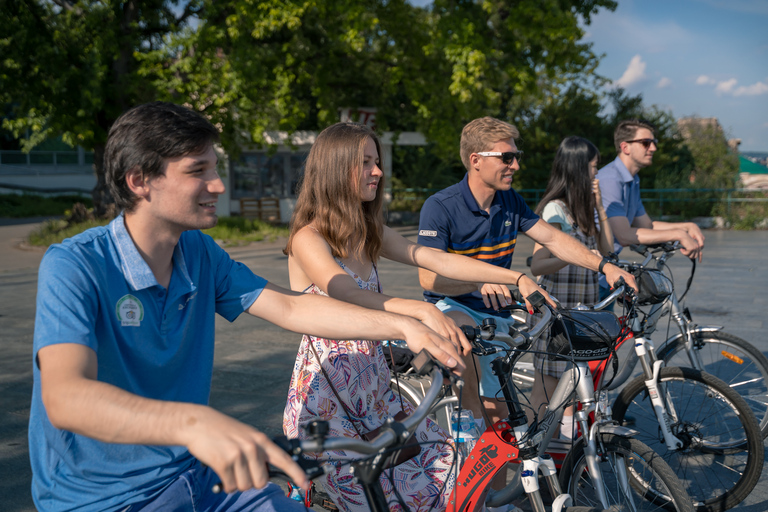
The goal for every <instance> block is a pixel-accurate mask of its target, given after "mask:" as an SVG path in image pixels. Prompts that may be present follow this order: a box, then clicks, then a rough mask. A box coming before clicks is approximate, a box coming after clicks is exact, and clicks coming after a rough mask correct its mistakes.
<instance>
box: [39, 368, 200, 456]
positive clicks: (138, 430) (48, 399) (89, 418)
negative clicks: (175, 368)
mask: <svg viewBox="0 0 768 512" xmlns="http://www.w3.org/2000/svg"><path fill="white" fill-rule="evenodd" d="M42 385H43V391H44V394H43V400H44V403H45V408H46V413H47V414H48V418H49V419H50V421H51V423H52V424H53V425H54V426H55V427H56V428H59V429H62V430H68V431H70V432H74V433H77V434H81V435H84V436H87V437H91V438H93V439H97V440H99V441H103V442H107V443H119V444H142V445H180V446H186V445H187V443H188V440H189V437H188V436H189V429H190V428H191V427H193V426H195V425H196V424H198V423H202V419H203V417H204V416H205V415H207V414H210V409H209V408H208V407H205V406H201V405H197V404H189V403H180V402H166V401H160V400H152V399H148V398H143V397H140V396H137V395H134V394H132V393H129V392H127V391H125V390H122V389H120V388H118V387H116V386H113V385H111V384H107V383H104V382H99V381H96V380H92V379H89V378H85V377H81V378H73V379H56V378H44V380H43V382H42Z"/></svg>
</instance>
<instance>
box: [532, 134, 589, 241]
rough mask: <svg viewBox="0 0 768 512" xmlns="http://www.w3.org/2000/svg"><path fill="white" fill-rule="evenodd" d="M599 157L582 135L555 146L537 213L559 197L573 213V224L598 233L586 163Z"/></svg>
mask: <svg viewBox="0 0 768 512" xmlns="http://www.w3.org/2000/svg"><path fill="white" fill-rule="evenodd" d="M595 158H598V159H599V158H600V152H599V151H598V149H597V147H595V145H594V144H592V143H591V142H589V141H588V140H587V139H584V138H582V137H575V136H571V137H566V138H565V139H563V141H562V142H561V143H560V147H558V148H557V154H556V155H555V161H554V163H553V164H552V174H550V175H549V183H547V189H546V190H545V191H544V196H543V197H542V198H541V201H540V202H539V204H538V206H536V213H538V214H541V212H542V210H544V207H545V206H546V205H547V203H548V202H550V201H552V200H553V199H561V200H562V201H563V202H564V203H565V206H566V207H567V208H568V210H569V211H570V212H571V215H573V219H574V221H575V222H576V224H577V225H578V226H579V228H581V230H582V231H583V232H584V234H586V235H587V236H594V235H596V234H597V227H596V226H595V207H596V204H595V196H594V195H593V194H592V179H591V178H590V176H589V162H591V161H592V160H594V159H595Z"/></svg>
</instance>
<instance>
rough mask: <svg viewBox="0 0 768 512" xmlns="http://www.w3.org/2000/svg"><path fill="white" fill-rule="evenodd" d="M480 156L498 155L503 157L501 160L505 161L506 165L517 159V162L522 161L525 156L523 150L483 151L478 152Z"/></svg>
mask: <svg viewBox="0 0 768 512" xmlns="http://www.w3.org/2000/svg"><path fill="white" fill-rule="evenodd" d="M478 155H480V156H497V157H499V158H501V161H502V162H504V165H509V164H511V163H512V162H514V161H515V159H517V163H520V160H521V159H522V158H523V152H522V151H506V152H504V153H499V152H498V151H483V152H482V153H478Z"/></svg>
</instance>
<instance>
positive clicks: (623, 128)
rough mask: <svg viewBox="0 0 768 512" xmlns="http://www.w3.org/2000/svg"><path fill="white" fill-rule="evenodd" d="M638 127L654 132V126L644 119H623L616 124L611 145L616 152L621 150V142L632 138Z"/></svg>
mask: <svg viewBox="0 0 768 512" xmlns="http://www.w3.org/2000/svg"><path fill="white" fill-rule="evenodd" d="M640 128H647V129H649V130H651V133H653V134H654V135H655V134H656V127H655V126H653V124H651V122H650V121H646V120H645V119H624V120H623V121H620V122H619V124H618V125H616V129H615V130H614V131H613V145H614V146H615V147H616V152H617V153H619V152H621V143H622V142H626V141H628V140H633V139H634V138H635V134H636V133H637V130H639V129H640Z"/></svg>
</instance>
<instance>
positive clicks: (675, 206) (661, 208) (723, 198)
mask: <svg viewBox="0 0 768 512" xmlns="http://www.w3.org/2000/svg"><path fill="white" fill-rule="evenodd" d="M439 190H441V189H435V188H395V189H392V198H393V201H396V202H397V203H398V204H402V203H409V202H415V201H419V202H423V201H424V200H425V199H426V198H427V197H429V196H431V195H432V194H434V193H435V192H438V191H439ZM516 191H517V193H518V194H520V195H521V196H522V197H523V199H524V200H525V202H526V203H527V204H528V206H530V207H531V208H534V207H535V206H536V205H537V204H539V201H541V197H542V196H543V195H544V189H539V188H524V189H516ZM640 196H641V198H642V200H643V204H644V205H645V206H646V208H649V207H650V208H653V209H654V211H655V213H656V214H657V215H665V214H666V213H667V212H670V211H673V210H679V209H680V206H681V205H686V204H688V205H694V204H695V205H700V206H701V205H702V203H705V204H706V205H707V206H708V207H709V209H710V210H711V207H713V206H714V205H715V204H716V203H724V204H725V205H726V211H727V212H728V213H730V212H731V208H732V206H733V205H735V204H745V203H768V190H764V189H745V188H698V189H695V188H664V189H652V188H645V189H640ZM702 209H707V207H704V208H702Z"/></svg>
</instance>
